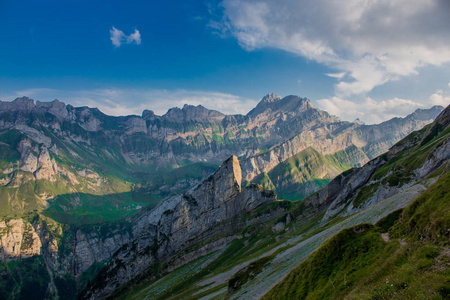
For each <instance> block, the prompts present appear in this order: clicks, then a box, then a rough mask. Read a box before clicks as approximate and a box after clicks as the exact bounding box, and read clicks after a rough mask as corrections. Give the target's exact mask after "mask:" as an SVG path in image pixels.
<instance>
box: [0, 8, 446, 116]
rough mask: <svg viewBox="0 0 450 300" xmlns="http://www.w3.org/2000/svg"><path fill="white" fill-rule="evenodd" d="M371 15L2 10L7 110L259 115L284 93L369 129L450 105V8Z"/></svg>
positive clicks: (1, 95) (0, 81)
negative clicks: (262, 104)
mask: <svg viewBox="0 0 450 300" xmlns="http://www.w3.org/2000/svg"><path fill="white" fill-rule="evenodd" d="M397 2H398V3H397ZM360 3H361V1H357V0H349V1H345V4H343V3H342V1H338V0H332V1H325V0H317V1H311V0H304V1H298V0H295V1H294V0H280V1H274V0H273V1H269V0H260V1H256V0H224V1H207V0H205V1H193V0H183V1H172V0H168V1H107V2H106V1H76V2H75V1H72V2H61V1H21V0H16V1H8V0H6V1H4V0H3V1H2V0H0V34H1V36H2V40H1V41H0V99H1V100H6V101H11V100H13V99H14V98H15V97H17V96H22V95H25V96H29V97H31V98H34V99H36V100H41V101H50V100H53V99H55V98H58V99H60V100H62V101H64V102H66V103H71V104H73V105H77V106H78V105H89V106H96V107H99V108H100V109H101V110H103V111H104V112H105V113H109V114H114V115H123V114H131V113H134V114H140V113H141V111H142V110H143V109H153V110H154V111H155V112H156V113H158V114H163V113H164V112H165V111H167V109H168V108H170V107H173V106H182V105H183V104H184V103H189V104H202V105H204V106H206V107H208V108H211V109H217V110H220V111H223V112H226V113H246V112H247V111H248V110H250V109H251V108H252V107H253V106H254V105H256V103H257V102H258V101H259V99H260V98H262V97H263V96H264V95H265V94H267V93H270V92H274V93H277V94H280V95H281V96H286V95H290V94H295V95H299V96H302V97H308V98H309V99H311V100H312V101H313V103H314V104H315V105H316V106H318V107H319V108H322V109H325V110H327V111H330V112H331V113H334V114H336V115H338V116H340V117H342V118H344V119H348V120H352V119H354V118H357V117H359V118H360V119H362V120H364V121H366V122H368V123H373V122H380V121H382V120H385V119H388V118H390V117H393V116H404V115H406V114H407V113H409V112H412V111H413V110H414V109H416V108H425V107H430V106H432V105H434V104H441V105H447V104H448V103H450V50H449V49H450V35H449V32H450V26H449V25H450V22H449V21H448V20H447V19H448V18H447V17H446V16H448V15H449V13H450V10H449V5H447V3H446V1H441V0H426V1H425V0H423V1H422V0H417V1H415V0H412V1H411V0H410V1H406V0H398V1H396V3H395V4H392V3H391V4H386V3H387V2H386V1H381V0H379V1H373V2H372V6H370V7H369V6H368V5H366V6H364V7H362V6H361V7H360ZM405 7H408V9H405ZM337 12H339V13H337ZM336 16H339V17H336ZM114 32H115V33H116V34H117V35H116V38H114V35H113V33H114ZM117 37H118V38H117Z"/></svg>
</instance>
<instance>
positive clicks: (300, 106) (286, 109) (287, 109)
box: [247, 94, 315, 117]
mask: <svg viewBox="0 0 450 300" xmlns="http://www.w3.org/2000/svg"><path fill="white" fill-rule="evenodd" d="M309 109H315V107H314V105H313V104H312V103H311V101H309V100H308V99H307V98H300V97H298V96H293V95H290V96H286V97H284V98H281V97H280V96H278V95H276V94H268V95H266V96H265V97H264V98H263V99H262V100H261V101H260V102H259V103H258V105H257V106H256V107H255V108H254V109H252V110H251V111H250V112H249V113H248V114H247V115H248V116H250V117H254V116H257V115H260V114H263V113H267V112H282V113H289V114H290V113H296V112H304V111H307V110H309Z"/></svg>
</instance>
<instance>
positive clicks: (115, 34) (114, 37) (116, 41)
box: [109, 26, 125, 47]
mask: <svg viewBox="0 0 450 300" xmlns="http://www.w3.org/2000/svg"><path fill="white" fill-rule="evenodd" d="M109 33H110V36H111V37H110V38H111V42H112V43H113V45H114V46H116V47H120V45H122V41H123V39H124V37H125V34H124V33H123V31H122V30H119V29H117V28H115V27H114V26H113V28H112V29H111V30H110V31H109Z"/></svg>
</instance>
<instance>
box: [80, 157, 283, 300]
mask: <svg viewBox="0 0 450 300" xmlns="http://www.w3.org/2000/svg"><path fill="white" fill-rule="evenodd" d="M275 200H276V196H275V194H274V193H273V192H268V191H265V190H264V189H261V187H258V186H256V185H252V186H250V187H247V188H246V189H244V190H242V189H241V168H240V165H239V161H238V160H237V158H236V157H235V156H232V157H230V158H229V159H228V160H226V161H225V162H224V163H223V164H222V166H221V167H220V168H219V170H217V171H216V172H215V173H214V174H213V175H211V176H210V177H209V178H208V179H206V180H205V181H204V182H202V183H201V184H200V185H198V186H197V187H196V188H194V189H193V190H191V191H190V192H188V193H186V194H184V195H182V196H181V197H177V198H175V199H169V200H168V203H167V204H166V207H165V208H166V210H164V211H162V210H163V209H162V208H160V209H155V210H153V211H150V212H149V213H148V214H144V215H141V216H139V217H137V218H138V219H141V220H142V219H146V220H147V221H149V222H148V223H145V226H140V225H138V228H139V229H137V228H136V230H135V235H136V238H135V239H134V240H133V241H131V242H130V243H128V244H125V245H124V246H122V247H121V248H120V249H119V250H118V251H117V252H116V253H115V254H114V256H113V258H112V261H111V263H109V265H108V266H107V267H106V268H105V269H104V270H103V271H102V272H101V273H100V274H99V275H98V276H97V281H96V282H95V283H94V284H93V285H92V286H91V287H90V289H89V291H87V293H86V294H85V296H84V297H85V298H99V297H102V296H105V295H107V294H109V293H110V292H112V291H113V290H114V289H116V288H117V287H118V286H120V285H121V284H123V283H125V282H127V281H129V280H132V279H133V278H135V277H137V276H138V275H139V274H140V273H141V272H143V271H145V270H146V269H147V268H149V266H151V265H152V264H153V263H156V262H163V261H165V262H167V261H170V259H171V258H172V257H174V255H176V254H177V253H180V252H181V251H182V250H183V249H187V248H188V247H189V246H192V245H194V244H196V243H198V242H199V241H201V242H202V248H201V249H202V251H199V252H198V251H197V252H194V253H190V254H189V251H188V250H186V253H183V255H182V257H183V258H182V264H185V263H187V262H189V261H191V260H193V259H196V258H198V257H199V256H200V255H206V254H208V253H210V252H213V251H215V250H218V249H219V247H221V246H223V245H224V243H226V242H227V241H228V240H229V238H226V237H225V238H221V239H219V240H217V239H216V240H214V242H211V241H209V242H208V240H210V239H211V237H213V236H215V235H217V234H219V233H220V234H223V235H224V236H229V237H230V238H231V239H232V237H233V235H234V234H235V232H236V231H237V230H238V229H239V228H241V227H242V226H243V224H242V223H241V224H240V223H239V222H237V221H238V220H239V219H240V218H239V217H240V216H241V214H242V213H243V212H245V211H251V210H254V209H255V208H257V207H258V206H260V205H262V204H265V203H267V202H272V201H275ZM136 224H141V223H140V222H137V223H136ZM208 243H211V244H210V245H209V244H208ZM177 260H178V263H176V264H177V265H178V266H179V265H180V261H179V260H180V257H178V258H177ZM172 263H173V262H172ZM172 267H173V266H172ZM154 275H156V274H154ZM147 276H151V274H148V273H147Z"/></svg>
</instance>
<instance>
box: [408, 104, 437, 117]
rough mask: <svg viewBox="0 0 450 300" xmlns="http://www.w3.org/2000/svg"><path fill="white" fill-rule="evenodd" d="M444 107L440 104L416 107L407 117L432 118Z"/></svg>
mask: <svg viewBox="0 0 450 300" xmlns="http://www.w3.org/2000/svg"><path fill="white" fill-rule="evenodd" d="M443 109H444V107H442V106H440V105H435V106H433V107H431V108H429V109H421V108H418V109H416V110H415V111H414V112H413V113H412V114H410V115H408V116H407V118H414V119H415V120H430V119H434V118H435V116H436V115H437V114H439V112H441V111H442V110H443Z"/></svg>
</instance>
